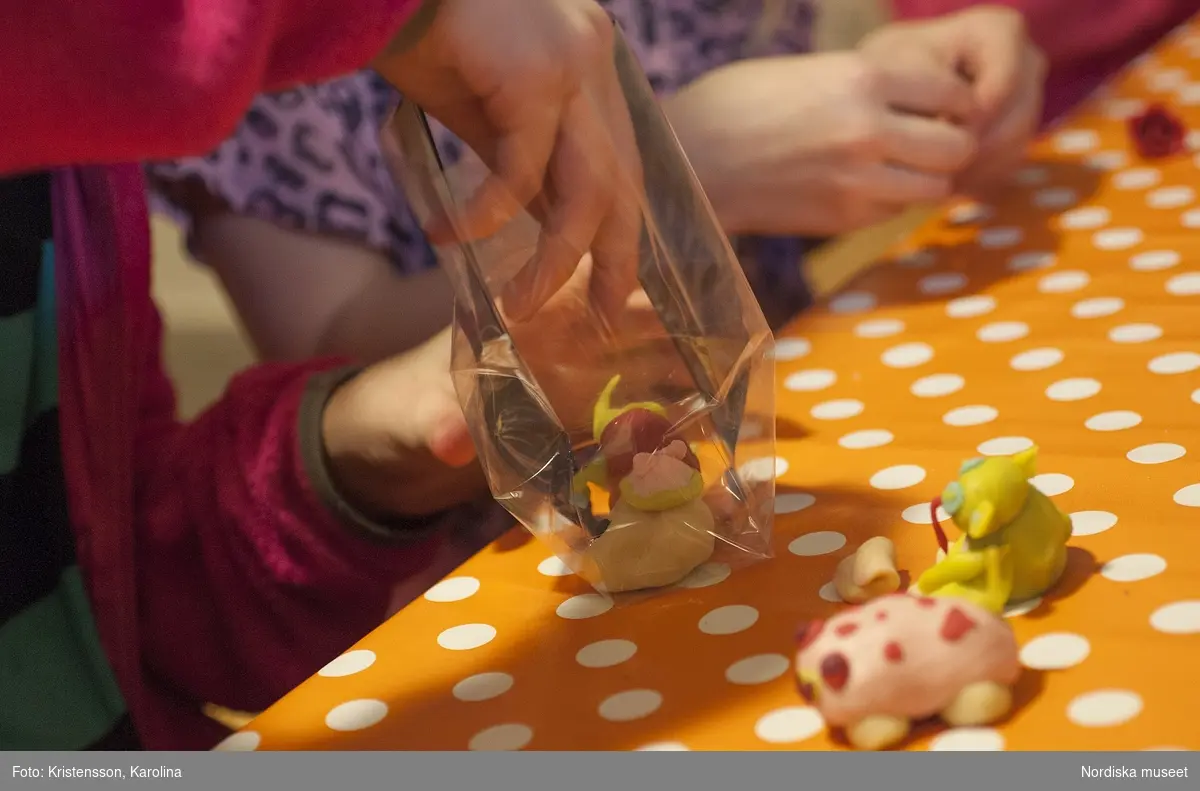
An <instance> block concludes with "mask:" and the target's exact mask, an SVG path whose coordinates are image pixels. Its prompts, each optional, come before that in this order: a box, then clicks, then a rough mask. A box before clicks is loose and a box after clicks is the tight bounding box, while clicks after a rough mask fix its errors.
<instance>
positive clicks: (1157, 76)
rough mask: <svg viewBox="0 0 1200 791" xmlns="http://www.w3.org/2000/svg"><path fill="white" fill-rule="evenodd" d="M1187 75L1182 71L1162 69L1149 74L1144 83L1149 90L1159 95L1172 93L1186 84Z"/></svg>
mask: <svg viewBox="0 0 1200 791" xmlns="http://www.w3.org/2000/svg"><path fill="white" fill-rule="evenodd" d="M1187 81H1188V73H1187V72H1186V71H1184V70H1183V69H1162V70H1161V71H1155V72H1151V74H1150V75H1149V78H1148V79H1147V80H1146V82H1147V83H1148V84H1149V85H1150V90H1152V91H1158V92H1160V93H1163V92H1166V91H1174V90H1177V89H1179V88H1182V87H1183V86H1184V85H1186V84H1187Z"/></svg>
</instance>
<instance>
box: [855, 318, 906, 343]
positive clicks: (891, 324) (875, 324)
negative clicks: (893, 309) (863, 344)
mask: <svg viewBox="0 0 1200 791" xmlns="http://www.w3.org/2000/svg"><path fill="white" fill-rule="evenodd" d="M902 332H904V322H903V321H900V320H899V319H867V320H866V321H862V322H859V324H858V326H857V327H855V328H854V334H855V335H857V336H858V337H860V338H890V337H891V336H893V335H899V334H900V333H902Z"/></svg>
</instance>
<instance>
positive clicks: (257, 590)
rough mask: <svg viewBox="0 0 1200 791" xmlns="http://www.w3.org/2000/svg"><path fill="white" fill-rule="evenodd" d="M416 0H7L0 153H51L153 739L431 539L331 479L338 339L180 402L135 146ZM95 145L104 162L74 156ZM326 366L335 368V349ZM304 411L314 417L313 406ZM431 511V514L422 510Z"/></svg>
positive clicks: (411, 565) (117, 587)
mask: <svg viewBox="0 0 1200 791" xmlns="http://www.w3.org/2000/svg"><path fill="white" fill-rule="evenodd" d="M414 5H416V3H414V2H413V1H412V0H203V2H188V3H177V2H162V1H161V0H108V2H103V3H89V2H79V1H78V0H42V2H28V1H27V0H20V2H18V1H17V0H5V2H3V4H2V9H3V12H4V18H5V20H6V23H7V31H8V32H7V35H6V37H5V45H4V47H2V48H0V74H3V75H4V78H3V80H0V100H2V101H0V104H2V106H3V107H4V108H5V117H6V118H7V119H8V120H7V121H6V122H5V135H4V138H5V139H4V145H3V146H0V171H5V172H14V171H21V170H33V169H42V168H46V167H51V168H57V169H56V170H55V171H54V186H53V190H54V204H55V218H54V219H55V237H56V252H57V255H58V265H57V266H56V271H57V278H58V279H57V284H56V290H57V299H58V313H59V348H60V363H59V367H60V372H59V373H60V422H61V435H62V436H61V440H62V452H63V460H64V467H65V470H66V475H67V487H68V497H69V506H70V514H71V520H72V523H73V528H74V531H75V538H76V543H77V551H78V557H79V561H80V565H81V567H82V569H83V571H84V574H85V578H86V582H87V585H88V590H89V594H90V596H91V600H92V603H93V608H94V611H95V617H96V620H97V622H98V626H99V630H100V635H101V640H102V642H103V644H104V647H105V649H106V651H107V653H108V656H109V659H110V661H111V664H112V666H113V668H114V670H115V673H116V676H117V679H118V682H119V684H120V686H121V689H122V692H123V693H124V695H125V698H126V703H127V705H128V707H129V711H130V714H131V716H132V718H133V721H134V724H135V725H136V726H137V729H138V731H139V734H140V736H141V738H142V742H143V744H144V745H145V746H146V747H147V748H150V749H195V748H206V747H210V746H212V745H213V744H214V743H215V742H216V741H217V740H218V739H219V738H220V737H221V735H222V733H223V731H222V729H221V728H220V727H219V726H217V725H216V724H215V723H213V722H211V721H210V720H208V719H207V718H205V717H204V716H203V715H202V713H201V709H200V707H201V704H202V703H203V702H206V701H207V702H213V703H218V704H223V705H227V706H231V707H235V708H239V709H247V710H257V709H261V708H265V707H266V706H268V705H269V704H271V703H273V702H274V701H275V700H276V699H278V698H279V697H280V696H281V695H283V694H284V693H286V692H287V691H288V690H289V689H291V688H292V687H293V686H295V685H296V684H298V683H299V682H301V681H302V680H304V679H305V678H306V677H307V676H309V675H310V674H312V673H313V672H314V671H315V670H317V669H318V668H319V667H320V666H321V664H322V663H324V662H325V661H327V660H329V659H331V658H332V657H334V656H336V655H337V654H338V653H339V652H340V651H342V650H343V649H344V648H345V647H347V645H348V644H350V643H352V642H353V641H354V640H356V639H357V638H358V637H360V636H361V635H363V634H365V633H366V632H368V631H369V630H370V629H372V628H374V627H375V626H376V625H378V623H379V622H380V620H381V618H382V617H383V614H384V611H385V607H386V606H387V601H388V596H389V593H390V589H391V584H392V582H393V581H394V580H396V579H397V578H399V577H401V576H403V575H405V574H407V573H408V572H410V571H411V570H413V569H415V568H417V567H419V566H421V565H422V564H423V563H424V562H425V561H426V559H427V558H428V556H429V554H430V547H429V545H428V543H426V542H425V541H424V539H420V540H417V539H412V540H409V541H407V542H406V543H405V542H397V541H396V540H390V541H389V540H387V539H388V538H390V537H391V538H394V536H395V534H394V533H392V534H388V533H387V531H386V530H385V529H383V528H377V527H376V526H373V525H371V524H369V523H366V522H365V521H364V520H361V519H358V518H356V517H355V515H354V514H352V513H351V512H349V511H348V509H346V507H345V505H344V504H342V503H340V502H338V501H337V499H336V495H332V494H331V487H330V486H329V485H328V483H327V481H326V478H325V477H324V470H323V467H322V466H321V465H322V462H321V459H320V453H319V452H316V451H318V450H319V436H318V433H319V429H318V428H317V426H319V420H315V419H313V415H314V413H315V412H319V411H320V409H321V408H322V406H323V399H324V396H325V395H327V394H328V392H329V391H330V390H331V389H332V386H333V385H334V384H336V382H337V381H338V378H339V376H342V375H341V374H339V373H338V372H337V371H335V370H334V369H335V363H333V362H329V361H327V362H323V363H313V364H305V365H263V366H258V367H256V368H253V369H251V370H249V371H247V372H245V373H243V374H242V375H240V376H239V377H238V378H237V379H235V380H234V381H233V382H232V384H231V385H230V386H229V389H228V390H227V392H226V393H225V395H224V397H223V398H222V399H221V400H220V401H219V402H218V403H217V404H215V405H214V406H213V407H212V408H211V409H209V410H208V411H207V412H205V413H204V414H203V415H201V416H200V417H199V418H198V419H196V420H195V421H193V422H191V423H189V424H184V423H181V422H179V421H178V420H177V419H176V416H175V397H174V393H173V390H172V387H171V384H170V382H169V381H168V379H167V377H166V375H165V374H164V371H163V365H162V361H161V359H160V356H159V347H160V345H161V342H162V326H161V322H160V319H159V316H158V314H157V312H156V311H155V308H154V306H153V304H152V303H151V297H150V272H151V265H150V264H151V261H150V258H151V247H150V231H149V223H148V217H147V210H146V187H145V184H144V183H143V179H142V175H141V169H140V167H139V166H138V165H136V164H125V165H112V164H110V163H114V162H131V163H132V162H135V161H137V160H141V159H143V158H149V157H173V156H178V155H183V154H189V153H195V152H197V151H204V150H206V149H208V148H212V147H214V146H215V145H217V144H218V143H219V142H220V141H221V140H222V139H223V138H224V137H225V136H227V135H228V134H229V132H230V131H231V130H232V129H233V127H234V125H235V124H236V122H237V121H238V120H239V119H240V117H241V116H242V114H243V112H244V111H245V109H246V107H247V106H248V105H249V103H250V101H251V99H252V98H253V97H254V95H255V94H257V93H259V92H260V91H263V90H269V89H271V88H276V87H281V86H283V85H286V84H289V83H293V82H298V81H310V80H317V79H323V78H326V77H332V76H334V75H337V74H340V73H344V72H347V71H350V70H352V69H355V68H357V67H359V66H361V65H362V64H363V63H365V62H367V61H369V60H370V59H371V58H372V57H373V56H374V55H375V53H376V52H377V51H378V50H380V49H381V48H382V47H383V45H384V44H385V43H386V42H387V41H388V40H389V39H390V38H391V37H392V36H393V34H394V33H395V32H396V30H397V28H398V27H399V25H400V24H401V22H402V21H403V19H404V17H405V15H406V13H407V12H409V11H411V9H412V7H413V6H414ZM79 163H96V164H95V165H93V166H90V167H66V166H68V165H71V164H79ZM326 371H329V372H331V373H328V374H326V373H322V372H326ZM306 414H307V416H308V419H307V420H306V419H305V415H306ZM416 535H418V536H420V535H423V534H421V533H417V534H416Z"/></svg>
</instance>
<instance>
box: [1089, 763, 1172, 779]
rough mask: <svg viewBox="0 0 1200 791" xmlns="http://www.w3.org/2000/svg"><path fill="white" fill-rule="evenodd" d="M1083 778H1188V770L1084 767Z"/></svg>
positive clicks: (1162, 767) (1163, 767) (1157, 767)
mask: <svg viewBox="0 0 1200 791" xmlns="http://www.w3.org/2000/svg"><path fill="white" fill-rule="evenodd" d="M1083 776H1084V777H1088V778H1096V777H1103V778H1114V777H1129V778H1148V779H1149V778H1155V779H1157V778H1169V777H1187V776H1188V768H1187V767H1186V766H1180V767H1166V766H1156V767H1149V768H1145V767H1143V768H1140V769H1136V768H1134V767H1132V766H1087V765H1084V767H1083Z"/></svg>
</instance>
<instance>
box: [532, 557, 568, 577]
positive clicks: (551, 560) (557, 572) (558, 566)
mask: <svg viewBox="0 0 1200 791" xmlns="http://www.w3.org/2000/svg"><path fill="white" fill-rule="evenodd" d="M537 570H538V574H541V575H542V576H545V577H569V576H570V575H571V574H572V573H574V572H572V571H571V569H569V568H567V564H566V563H563V562H562V559H561V558H559V557H557V556H552V557H548V558H546V559H545V560H543V561H542V562H541V563H539V564H538V567H537Z"/></svg>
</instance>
